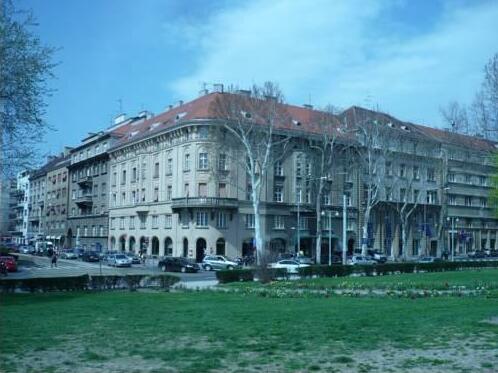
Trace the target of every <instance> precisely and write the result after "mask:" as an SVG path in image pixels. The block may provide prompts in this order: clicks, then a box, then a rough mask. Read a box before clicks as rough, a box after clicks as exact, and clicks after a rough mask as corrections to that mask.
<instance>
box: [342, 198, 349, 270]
mask: <svg viewBox="0 0 498 373" xmlns="http://www.w3.org/2000/svg"><path fill="white" fill-rule="evenodd" d="M342 202H343V207H342V264H343V265H346V259H347V258H346V254H347V251H346V231H347V228H346V225H347V216H348V215H347V214H348V206H347V203H346V194H343V195H342Z"/></svg>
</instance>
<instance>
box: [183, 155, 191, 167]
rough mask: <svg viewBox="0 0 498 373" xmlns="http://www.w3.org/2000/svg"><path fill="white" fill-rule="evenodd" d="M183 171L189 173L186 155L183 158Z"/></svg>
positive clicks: (188, 161) (188, 162) (188, 157)
mask: <svg viewBox="0 0 498 373" xmlns="http://www.w3.org/2000/svg"><path fill="white" fill-rule="evenodd" d="M183 171H190V154H188V153H186V154H185V155H184V156H183Z"/></svg>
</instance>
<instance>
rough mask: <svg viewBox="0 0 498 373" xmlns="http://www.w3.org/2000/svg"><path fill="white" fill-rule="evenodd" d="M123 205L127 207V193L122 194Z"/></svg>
mask: <svg viewBox="0 0 498 373" xmlns="http://www.w3.org/2000/svg"><path fill="white" fill-rule="evenodd" d="M121 205H126V192H123V193H121Z"/></svg>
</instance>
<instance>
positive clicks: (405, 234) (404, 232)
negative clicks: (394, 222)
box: [401, 221, 408, 259]
mask: <svg viewBox="0 0 498 373" xmlns="http://www.w3.org/2000/svg"><path fill="white" fill-rule="evenodd" d="M401 245H402V247H403V254H402V258H403V259H406V251H407V249H408V229H407V228H406V222H405V221H402V222H401Z"/></svg>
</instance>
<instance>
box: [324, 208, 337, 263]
mask: <svg viewBox="0 0 498 373" xmlns="http://www.w3.org/2000/svg"><path fill="white" fill-rule="evenodd" d="M322 216H325V211H322ZM335 216H336V217H338V216H339V212H337V211H336V212H335ZM328 218H329V266H331V265H332V211H330V210H329V211H328Z"/></svg>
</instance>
